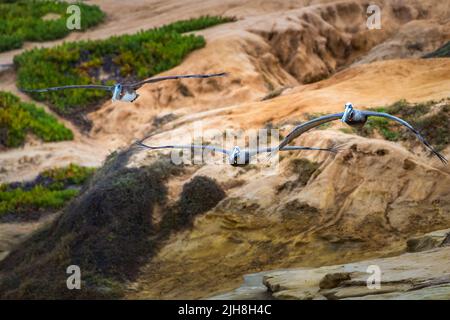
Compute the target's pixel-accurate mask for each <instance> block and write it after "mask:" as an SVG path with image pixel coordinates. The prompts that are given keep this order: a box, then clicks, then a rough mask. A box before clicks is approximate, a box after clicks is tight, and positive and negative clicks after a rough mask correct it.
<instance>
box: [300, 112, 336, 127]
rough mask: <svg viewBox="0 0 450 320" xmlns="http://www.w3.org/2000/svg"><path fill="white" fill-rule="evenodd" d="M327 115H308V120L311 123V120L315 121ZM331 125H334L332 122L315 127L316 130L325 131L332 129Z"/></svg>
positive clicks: (318, 113)
mask: <svg viewBox="0 0 450 320" xmlns="http://www.w3.org/2000/svg"><path fill="white" fill-rule="evenodd" d="M325 115H326V113H322V112H314V113H307V114H306V119H307V120H308V121H310V120H314V119H316V118H319V117H323V116H325ZM331 124H332V123H331V122H325V123H323V124H321V125H319V126H317V127H315V129H318V130H324V129H327V128H329V127H331Z"/></svg>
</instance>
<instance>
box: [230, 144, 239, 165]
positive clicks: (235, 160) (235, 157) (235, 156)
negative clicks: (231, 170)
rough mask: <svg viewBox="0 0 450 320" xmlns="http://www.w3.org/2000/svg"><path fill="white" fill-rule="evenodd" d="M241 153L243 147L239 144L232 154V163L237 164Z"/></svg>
mask: <svg viewBox="0 0 450 320" xmlns="http://www.w3.org/2000/svg"><path fill="white" fill-rule="evenodd" d="M240 155H241V148H239V147H238V146H235V147H234V148H233V150H232V151H231V154H230V163H231V164H237V163H238V160H239V156H240Z"/></svg>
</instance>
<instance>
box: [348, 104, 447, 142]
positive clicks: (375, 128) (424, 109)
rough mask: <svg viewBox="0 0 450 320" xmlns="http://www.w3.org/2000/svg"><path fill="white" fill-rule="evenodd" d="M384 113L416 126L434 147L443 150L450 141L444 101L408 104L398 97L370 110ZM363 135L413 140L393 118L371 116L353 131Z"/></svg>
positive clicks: (406, 130)
mask: <svg viewBox="0 0 450 320" xmlns="http://www.w3.org/2000/svg"><path fill="white" fill-rule="evenodd" d="M371 110H373V111H377V112H386V113H389V114H392V115H394V116H397V117H400V118H401V119H403V120H405V121H406V122H408V123H409V124H411V125H412V126H413V127H414V128H416V129H417V130H418V131H419V132H420V133H421V134H422V135H423V136H424V137H425V139H427V140H428V141H429V142H430V143H431V144H432V145H433V146H435V147H436V149H437V150H442V149H443V148H444V147H445V146H447V145H448V144H449V143H450V126H449V125H448V124H449V121H450V104H449V103H448V100H447V101H439V102H436V101H428V102H423V103H408V102H407V101H406V100H400V101H397V102H395V103H393V104H392V105H389V106H387V107H379V108H373V109H371ZM356 132H357V133H358V134H360V135H362V136H371V135H373V134H374V133H375V132H378V133H380V134H381V135H382V136H383V137H384V138H385V139H387V140H390V141H399V140H408V139H415V137H414V135H413V134H412V133H411V132H410V130H408V129H407V128H405V127H403V126H402V125H400V124H398V123H396V122H395V121H392V120H389V119H386V118H380V117H370V118H369V119H368V120H367V123H366V124H365V126H364V127H362V128H361V129H358V130H357V131H356Z"/></svg>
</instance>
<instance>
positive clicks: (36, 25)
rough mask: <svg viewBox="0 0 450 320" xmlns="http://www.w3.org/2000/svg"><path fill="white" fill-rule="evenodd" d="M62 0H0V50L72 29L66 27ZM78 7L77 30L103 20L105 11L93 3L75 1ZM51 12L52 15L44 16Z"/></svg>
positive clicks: (65, 33)
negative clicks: (78, 21)
mask: <svg viewBox="0 0 450 320" xmlns="http://www.w3.org/2000/svg"><path fill="white" fill-rule="evenodd" d="M72 4H73V3H68V2H65V1H54V0H46V1H38V0H19V1H0V21H2V23H1V24H0V52H2V51H7V50H12V49H17V48H20V47H22V45H23V42H24V41H38V42H41V41H49V40H56V39H61V38H63V37H65V36H67V35H68V34H69V33H70V32H71V31H72V30H70V29H69V28H67V25H66V24H67V20H68V18H69V17H70V15H71V13H70V12H69V13H67V8H68V6H70V5H72ZM75 4H76V5H77V6H78V8H79V9H80V31H84V30H86V29H88V28H90V27H93V26H95V25H97V24H99V23H100V22H102V21H103V19H104V17H105V14H104V13H103V12H102V11H101V10H100V8H99V7H97V6H95V5H86V4H84V3H81V2H77V3H75ZM49 14H52V15H53V16H52V17H49V18H46V16H47V15H49Z"/></svg>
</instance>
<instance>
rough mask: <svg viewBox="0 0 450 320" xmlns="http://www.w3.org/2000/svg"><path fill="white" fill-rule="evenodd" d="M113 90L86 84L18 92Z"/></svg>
mask: <svg viewBox="0 0 450 320" xmlns="http://www.w3.org/2000/svg"><path fill="white" fill-rule="evenodd" d="M113 88H114V87H113V86H103V85H97V84H86V85H69V86H61V87H51V88H44V89H23V88H21V89H20V91H23V92H49V91H57V90H66V89H97V90H107V91H111V90H112V89H113Z"/></svg>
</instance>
